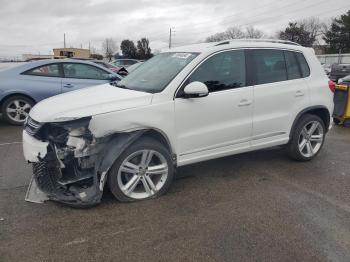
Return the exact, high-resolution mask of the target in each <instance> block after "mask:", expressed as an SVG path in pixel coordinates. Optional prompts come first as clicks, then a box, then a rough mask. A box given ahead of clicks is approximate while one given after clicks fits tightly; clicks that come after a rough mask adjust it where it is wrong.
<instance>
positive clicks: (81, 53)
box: [53, 48, 90, 59]
mask: <svg viewBox="0 0 350 262" xmlns="http://www.w3.org/2000/svg"><path fill="white" fill-rule="evenodd" d="M53 54H54V57H55V58H80V59H89V58H90V50H89V49H84V48H54V49H53Z"/></svg>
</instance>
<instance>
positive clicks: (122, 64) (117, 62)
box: [111, 59, 141, 68]
mask: <svg viewBox="0 0 350 262" xmlns="http://www.w3.org/2000/svg"><path fill="white" fill-rule="evenodd" d="M139 62H141V60H137V59H116V60H114V61H112V62H111V64H112V65H115V66H119V67H126V68H127V67H129V66H131V65H133V64H136V63H139Z"/></svg>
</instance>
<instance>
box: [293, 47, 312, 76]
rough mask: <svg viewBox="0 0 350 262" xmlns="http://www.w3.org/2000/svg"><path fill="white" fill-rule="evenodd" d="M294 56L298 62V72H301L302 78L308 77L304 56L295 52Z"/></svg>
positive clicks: (308, 71) (308, 69)
mask: <svg viewBox="0 0 350 262" xmlns="http://www.w3.org/2000/svg"><path fill="white" fill-rule="evenodd" d="M296 56H297V60H298V62H299V65H300V70H301V74H302V76H303V77H308V76H309V75H310V67H309V65H308V63H307V62H306V59H305V57H304V55H303V54H302V53H299V52H297V53H296Z"/></svg>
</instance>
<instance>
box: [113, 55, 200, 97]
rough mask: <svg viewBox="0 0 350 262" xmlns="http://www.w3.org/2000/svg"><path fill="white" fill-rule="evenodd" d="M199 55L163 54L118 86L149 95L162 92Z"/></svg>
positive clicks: (141, 67) (140, 67) (152, 59)
mask: <svg viewBox="0 0 350 262" xmlns="http://www.w3.org/2000/svg"><path fill="white" fill-rule="evenodd" d="M197 55H198V53H162V54H159V55H157V56H155V57H153V58H151V59H150V60H148V61H147V62H144V63H143V64H142V65H141V66H139V67H138V68H137V69H135V71H133V73H132V74H129V75H128V76H126V77H125V78H123V79H122V80H121V81H120V82H118V84H117V86H119V87H123V88H127V89H133V90H139V91H144V92H149V93H157V92H161V91H162V90H163V89H164V88H165V87H166V86H167V85H168V84H169V83H170V81H171V80H172V79H173V78H174V77H175V76H176V75H177V74H178V73H179V72H180V71H181V70H182V69H183V68H184V67H185V66H186V65H187V64H189V63H190V62H191V61H192V60H193V59H194V58H195V57H196V56H197Z"/></svg>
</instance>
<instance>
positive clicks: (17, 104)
mask: <svg viewBox="0 0 350 262" xmlns="http://www.w3.org/2000/svg"><path fill="white" fill-rule="evenodd" d="M33 106H34V102H33V100H31V99H29V98H27V97H25V96H11V97H9V98H8V99H6V101H5V102H4V103H3V105H2V110H1V111H2V116H3V118H4V120H5V121H7V122H8V123H10V124H12V125H23V123H24V121H25V119H26V117H27V116H28V114H29V111H30V110H31V109H32V107H33Z"/></svg>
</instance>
